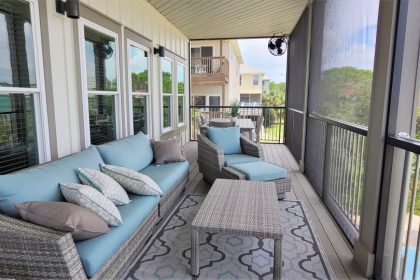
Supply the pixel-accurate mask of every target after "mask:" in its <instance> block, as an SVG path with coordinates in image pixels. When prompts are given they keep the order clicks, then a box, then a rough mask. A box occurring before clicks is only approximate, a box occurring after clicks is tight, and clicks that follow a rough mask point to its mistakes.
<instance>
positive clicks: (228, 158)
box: [225, 154, 262, 166]
mask: <svg viewBox="0 0 420 280" xmlns="http://www.w3.org/2000/svg"><path fill="white" fill-rule="evenodd" d="M258 161H262V159H260V158H258V157H253V156H249V155H245V154H231V155H225V166H232V165H235V164H241V163H248V162H258Z"/></svg>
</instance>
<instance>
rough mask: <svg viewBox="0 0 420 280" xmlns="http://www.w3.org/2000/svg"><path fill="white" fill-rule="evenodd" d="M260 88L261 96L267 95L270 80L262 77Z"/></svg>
mask: <svg viewBox="0 0 420 280" xmlns="http://www.w3.org/2000/svg"><path fill="white" fill-rule="evenodd" d="M262 83H263V84H262V88H263V95H264V94H266V93H268V92H269V90H270V78H268V77H264V78H263V82H262Z"/></svg>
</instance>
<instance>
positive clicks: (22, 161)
mask: <svg viewBox="0 0 420 280" xmlns="http://www.w3.org/2000/svg"><path fill="white" fill-rule="evenodd" d="M29 115H31V114H29ZM30 123H31V120H28V119H27V116H26V114H25V112H23V111H22V112H21V111H15V112H1V113H0V174H7V173H10V172H13V171H16V170H19V169H23V168H26V167H29V166H31V165H33V164H35V163H36V161H37V159H36V152H35V151H36V149H35V147H34V145H35V143H34V142H31V140H29V139H33V138H34V136H33V135H27V132H26V130H25V129H23V128H25V127H26V126H29V125H31V124H30Z"/></svg>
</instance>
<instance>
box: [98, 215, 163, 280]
mask: <svg viewBox="0 0 420 280" xmlns="http://www.w3.org/2000/svg"><path fill="white" fill-rule="evenodd" d="M158 221H159V215H158V207H156V208H155V209H154V210H153V211H152V213H151V214H150V215H149V217H147V219H146V220H145V221H144V222H143V224H141V226H140V227H139V228H138V229H137V230H136V231H135V232H134V233H133V234H132V235H131V236H130V238H129V239H128V240H127V241H126V242H125V243H124V245H123V246H122V247H121V248H120V249H119V250H118V252H117V253H115V254H114V256H113V257H112V258H111V259H110V260H109V261H108V262H107V263H106V264H105V265H104V266H103V267H102V269H101V270H100V271H99V272H98V273H97V274H96V275H95V277H93V278H92V279H95V280H96V279H97V280H99V279H119V278H121V277H122V276H123V274H124V273H125V271H126V270H127V268H128V267H129V266H130V264H131V263H132V262H133V261H134V259H135V258H136V257H137V255H138V254H139V253H140V251H141V250H142V249H143V245H144V244H145V243H146V241H147V240H148V239H149V238H150V236H151V235H152V234H153V232H154V230H155V226H156V224H157V223H158Z"/></svg>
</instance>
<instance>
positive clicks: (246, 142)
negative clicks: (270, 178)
mask: <svg viewBox="0 0 420 280" xmlns="http://www.w3.org/2000/svg"><path fill="white" fill-rule="evenodd" d="M241 147H242V152H243V153H244V154H246V155H249V156H254V157H259V158H261V159H262V160H264V149H263V147H262V146H261V145H260V144H258V143H255V142H253V141H251V140H250V139H249V138H247V137H245V136H243V135H241Z"/></svg>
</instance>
